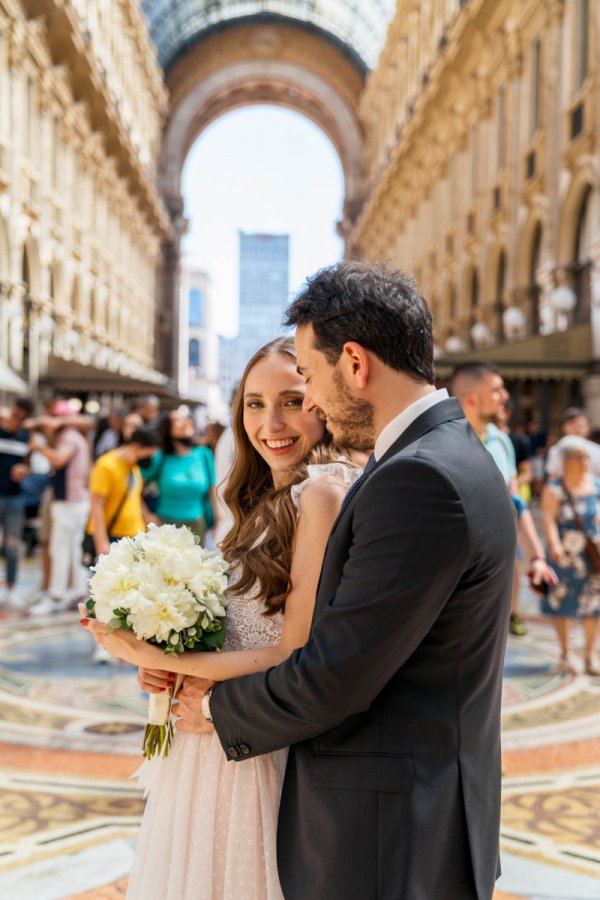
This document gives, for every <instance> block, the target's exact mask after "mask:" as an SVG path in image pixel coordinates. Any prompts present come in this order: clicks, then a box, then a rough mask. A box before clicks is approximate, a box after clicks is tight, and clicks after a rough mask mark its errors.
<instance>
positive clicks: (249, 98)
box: [160, 25, 364, 211]
mask: <svg viewBox="0 0 600 900" xmlns="http://www.w3.org/2000/svg"><path fill="white" fill-rule="evenodd" d="M363 83H364V82H363V75H362V73H361V72H360V71H359V70H358V69H357V68H356V66H355V65H354V64H353V63H352V62H351V61H350V60H349V59H348V58H347V57H345V56H344V55H343V54H342V53H341V52H340V51H339V50H338V49H336V48H335V47H333V46H332V45H331V44H330V43H329V42H327V41H326V40H324V39H323V38H320V37H318V36H317V35H314V34H308V33H306V34H305V33H303V32H298V30H297V29H294V28H290V27H289V26H283V25H280V26H277V27H275V26H269V27H268V28H266V27H265V26H257V25H245V26H238V27H237V28H232V29H230V30H228V31H227V32H226V34H221V33H219V34H216V35H214V36H210V37H208V38H206V39H205V40H204V41H202V43H201V44H198V45H197V46H195V47H194V48H192V49H191V50H190V51H189V52H188V53H187V54H186V56H185V57H184V58H183V59H182V60H181V61H180V62H179V63H178V64H177V65H176V66H175V67H174V68H173V70H172V71H171V72H170V73H169V77H168V86H169V88H170V92H171V96H172V113H171V116H170V119H169V122H168V123H167V126H166V129H165V133H164V139H163V148H162V161H161V175H160V182H161V187H162V189H163V193H164V195H165V196H166V198H167V202H168V204H169V207H170V208H171V210H172V211H173V210H175V211H177V210H179V208H180V206H181V196H180V195H181V189H180V185H181V173H182V169H183V165H184V163H185V160H186V157H187V155H188V153H189V151H190V149H191V147H192V145H193V143H194V141H195V140H196V139H197V138H198V136H199V135H200V134H201V133H202V131H203V130H204V129H205V128H206V127H207V126H208V125H210V123H211V122H213V121H214V120H215V119H217V118H218V117H219V116H221V115H223V114H225V113H226V112H229V111H231V110H233V109H236V108H239V107H241V106H248V105H252V104H256V103H271V104H274V105H279V106H284V107H286V108H288V109H292V110H294V111H296V112H299V113H301V114H303V115H305V116H306V117H307V118H309V119H311V120H312V121H313V122H314V123H315V124H316V125H318V126H319V127H320V128H321V129H322V130H323V131H324V133H325V134H326V135H327V136H328V137H329V139H330V140H331V142H332V143H333V145H334V147H335V148H336V150H337V152H338V154H339V157H340V161H341V164H342V168H343V170H344V179H345V187H346V206H347V207H353V206H354V205H355V204H356V203H357V201H358V200H359V198H360V197H361V195H362V191H363V139H362V134H361V130H360V126H359V124H358V103H359V98H360V92H361V89H362V87H363Z"/></svg>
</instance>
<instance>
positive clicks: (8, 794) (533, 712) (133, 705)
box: [0, 563, 600, 900]
mask: <svg viewBox="0 0 600 900" xmlns="http://www.w3.org/2000/svg"><path fill="white" fill-rule="evenodd" d="M38 577H39V576H38V572H37V567H36V565H35V564H34V563H26V564H25V566H24V567H23V570H22V574H21V583H20V586H19V589H20V591H21V596H22V597H23V598H24V597H25V596H26V594H27V591H28V590H31V588H32V587H34V586H35V584H36V582H37V579H38ZM523 602H524V605H525V608H526V611H527V613H528V623H529V631H528V634H527V635H526V636H525V637H522V638H510V640H509V648H508V653H507V659H506V669H505V674H506V678H505V690H504V715H503V734H504V737H503V742H504V766H505V770H506V772H505V777H504V794H503V820H502V851H503V871H504V874H503V876H502V878H501V879H500V881H499V882H498V890H497V892H496V894H495V898H494V900H511V898H513V900H523V898H531V900H587V898H595V900H598V898H600V678H599V679H592V678H588V677H587V676H584V675H582V674H578V675H575V676H569V675H565V674H557V673H556V671H555V669H554V662H555V658H556V647H555V643H554V639H553V633H552V629H551V628H550V627H549V625H548V624H547V623H546V622H544V621H542V620H540V619H539V618H537V616H536V604H535V601H534V600H533V599H532V598H531V597H530V596H529V595H528V594H527V592H526V591H524V595H523ZM77 618H78V617H77V615H76V614H74V613H70V612H67V613H62V614H60V615H55V616H54V617H51V618H49V617H46V618H44V619H43V620H40V619H35V618H33V617H29V616H28V615H27V614H26V613H25V611H23V610H21V611H14V612H7V611H4V612H0V722H1V732H0V734H1V741H0V897H2V898H4V897H6V898H12V897H19V900H84V898H85V900H113V898H118V897H124V896H125V892H126V885H127V874H128V872H129V868H130V865H131V860H132V856H133V851H134V846H135V838H136V832H137V829H138V825H139V821H140V817H141V814H142V809H143V800H142V798H141V794H140V791H139V790H138V788H137V787H136V784H135V782H134V781H131V779H130V775H131V773H132V772H134V771H135V769H136V767H137V765H138V763H139V761H140V757H139V745H140V738H141V733H142V730H143V721H144V706H145V704H144V699H143V697H142V696H141V695H140V693H139V691H138V689H137V686H136V683H135V678H134V674H133V671H132V669H130V668H129V667H124V668H120V667H114V666H99V665H94V664H93V663H92V661H91V650H92V647H91V643H90V638H89V637H88V636H87V635H86V634H85V632H83V631H82V630H81V629H80V628H79V626H78V624H77ZM577 637H578V638H580V636H579V635H577ZM257 900H261V898H257ZM432 900H433V898H432Z"/></svg>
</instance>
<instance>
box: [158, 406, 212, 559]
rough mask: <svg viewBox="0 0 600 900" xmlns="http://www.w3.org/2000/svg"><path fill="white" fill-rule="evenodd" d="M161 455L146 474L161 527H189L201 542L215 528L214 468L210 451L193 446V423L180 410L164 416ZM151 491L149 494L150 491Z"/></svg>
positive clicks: (162, 416) (166, 413) (161, 432)
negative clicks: (210, 529)
mask: <svg viewBox="0 0 600 900" xmlns="http://www.w3.org/2000/svg"><path fill="white" fill-rule="evenodd" d="M158 430H159V432H160V435H161V438H162V445H161V451H160V453H157V454H156V456H155V457H154V458H153V460H152V463H151V465H150V466H149V467H148V468H147V469H146V470H145V471H144V480H145V482H146V492H150V493H153V494H155V495H156V503H155V507H154V508H155V512H156V515H157V516H158V518H159V519H160V521H161V523H163V524H170V525H187V526H188V528H190V529H191V530H192V531H193V532H194V534H197V535H198V537H199V538H200V541H201V542H202V543H204V536H205V534H206V532H207V530H208V529H209V528H212V527H213V526H214V524H215V513H214V511H215V482H216V479H215V465H214V458H213V453H212V450H211V449H210V447H206V446H199V445H197V444H195V443H194V432H195V429H194V423H193V421H192V420H191V418H190V417H189V416H187V415H184V414H183V413H181V412H179V411H178V410H171V411H170V412H165V413H163V414H162V415H161V417H160V419H159V421H158ZM149 489H150V491H149Z"/></svg>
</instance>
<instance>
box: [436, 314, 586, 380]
mask: <svg viewBox="0 0 600 900" xmlns="http://www.w3.org/2000/svg"><path fill="white" fill-rule="evenodd" d="M476 360H485V361H486V362H491V363H494V364H495V365H497V366H498V368H499V370H500V372H501V374H502V376H503V377H504V378H510V379H517V378H518V379H528V378H529V379H534V380H540V379H541V380H550V379H552V380H556V381H566V380H569V381H571V380H573V379H579V378H584V377H585V376H586V375H587V374H589V372H590V371H591V369H592V365H593V360H592V337H591V329H590V326H589V325H587V324H586V325H576V326H574V327H572V328H569V329H568V330H567V331H559V332H554V333H553V334H544V335H541V334H538V335H535V336H533V337H528V338H522V339H521V340H515V341H506V342H505V343H502V344H499V345H498V346H497V347H487V348H486V349H481V350H470V351H469V352H468V353H456V354H454V353H453V354H452V355H447V356H443V357H439V358H438V359H436V361H435V369H436V374H437V377H438V380H439V381H444V380H445V379H446V378H448V377H449V375H450V374H451V372H452V370H453V369H454V367H455V366H457V365H460V364H461V363H467V362H475V361H476Z"/></svg>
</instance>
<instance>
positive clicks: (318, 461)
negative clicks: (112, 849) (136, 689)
mask: <svg viewBox="0 0 600 900" xmlns="http://www.w3.org/2000/svg"><path fill="white" fill-rule="evenodd" d="M304 391H305V386H304V379H303V378H302V377H301V376H300V375H299V374H298V372H297V371H296V356H295V350H294V343H293V339H291V338H278V339H277V340H275V341H272V342H271V343H269V344H267V345H266V346H265V347H263V348H262V349H261V350H259V351H258V352H257V353H256V354H255V355H254V356H253V357H252V359H251V360H250V362H249V363H248V365H247V367H246V370H245V372H244V375H243V377H242V381H241V384H240V388H239V391H238V393H237V397H236V400H235V403H234V406H233V411H232V419H233V423H232V424H233V431H234V435H235V442H236V456H235V462H234V465H233V468H232V470H231V473H230V476H229V479H228V484H227V489H226V491H225V501H226V503H227V505H228V506H229V508H230V509H231V511H232V513H233V520H234V524H233V527H232V529H231V531H230V532H229V534H228V535H227V536H226V538H225V539H224V541H223V543H222V544H221V550H222V552H223V554H224V556H225V558H226V560H227V561H228V562H229V564H230V570H231V572H232V579H231V584H230V588H229V598H230V599H229V606H228V608H227V620H226V623H225V624H226V638H225V647H224V649H223V651H222V652H221V653H188V654H183V655H181V656H179V657H172V656H170V657H166V656H165V655H164V654H163V653H162V651H161V650H159V649H158V648H157V647H154V646H152V645H150V644H147V643H145V642H143V641H139V640H137V639H136V638H135V636H134V635H133V634H131V632H124V631H115V632H113V633H111V634H108V633H107V631H106V628H105V626H103V625H101V624H100V623H98V622H96V621H94V620H85V619H84V620H82V624H85V626H86V627H87V628H88V629H89V630H90V631H92V633H93V635H94V637H95V638H96V640H97V641H98V643H100V644H102V645H103V646H104V647H106V649H107V650H108V651H109V652H110V653H112V654H113V655H114V656H117V657H120V658H121V659H125V660H127V661H129V662H131V663H133V664H134V665H137V666H140V667H142V668H143V669H144V670H146V671H145V672H144V673H143V681H144V684H145V685H146V686H149V685H153V686H154V689H156V690H160V689H163V690H164V689H165V688H166V686H167V685H168V684H171V683H172V681H173V677H174V676H173V675H172V674H169V673H181V674H184V675H191V676H196V677H198V678H203V679H208V680H210V681H213V682H214V681H223V680H225V679H229V678H235V677H237V676H239V675H245V674H249V673H252V672H258V671H262V670H264V669H267V668H269V667H271V666H275V665H277V664H278V663H279V662H281V661H282V660H283V659H285V658H286V657H287V656H289V654H290V653H291V652H292V651H293V650H294V649H296V648H297V647H300V646H302V645H303V644H304V643H305V642H306V640H307V637H308V632H309V628H310V623H311V618H312V612H313V606H314V599H315V594H316V589H317V583H318V579H319V574H320V570H321V562H322V559H323V555H324V552H325V545H326V543H327V539H328V536H329V532H330V530H331V526H332V525H333V522H334V520H335V518H336V516H337V514H338V512H339V509H340V505H341V502H342V499H343V497H344V494H345V493H346V491H347V490H348V488H349V486H350V484H351V483H352V482H353V481H354V480H355V478H356V477H357V475H358V474H360V469H356V468H354V467H352V465H351V464H350V465H349V464H348V463H347V462H345V461H343V460H340V454H339V452H338V451H336V450H335V448H333V447H332V446H331V445H330V444H329V438H328V435H327V433H326V432H325V427H324V423H323V421H322V420H321V419H320V418H319V416H318V414H317V412H316V411H314V410H313V411H310V412H307V411H305V410H304V409H303V407H302V403H303V398H304ZM284 612H285V615H284ZM147 670H152V671H150V672H148V671H147ZM158 670H160V671H158ZM286 756H287V751H286V750H280V751H277V752H275V753H271V754H268V755H266V756H259V757H256V758H253V759H250V760H247V761H245V762H244V763H242V764H239V765H229V764H228V763H227V758H226V756H225V754H224V753H223V750H222V748H221V745H220V743H219V740H218V737H217V736H216V734H215V732H211V733H203V734H200V733H183V732H177V734H176V738H175V742H174V745H173V748H172V750H171V753H170V755H169V756H168V758H166V759H164V760H161V762H160V777H159V778H158V779H157V780H156V783H155V786H154V787H153V788H152V789H151V791H150V797H149V800H148V804H147V807H146V811H145V814H144V817H143V820H142V827H141V831H140V836H139V841H138V847H137V853H136V859H135V862H134V867H133V872H132V874H131V877H130V881H129V891H128V894H127V896H128V898H130V900H142V898H143V900H283V894H282V892H281V887H280V884H279V879H278V875H277V861H276V831H277V813H278V806H279V797H280V792H281V785H282V782H283V774H284V769H285V763H286Z"/></svg>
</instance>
